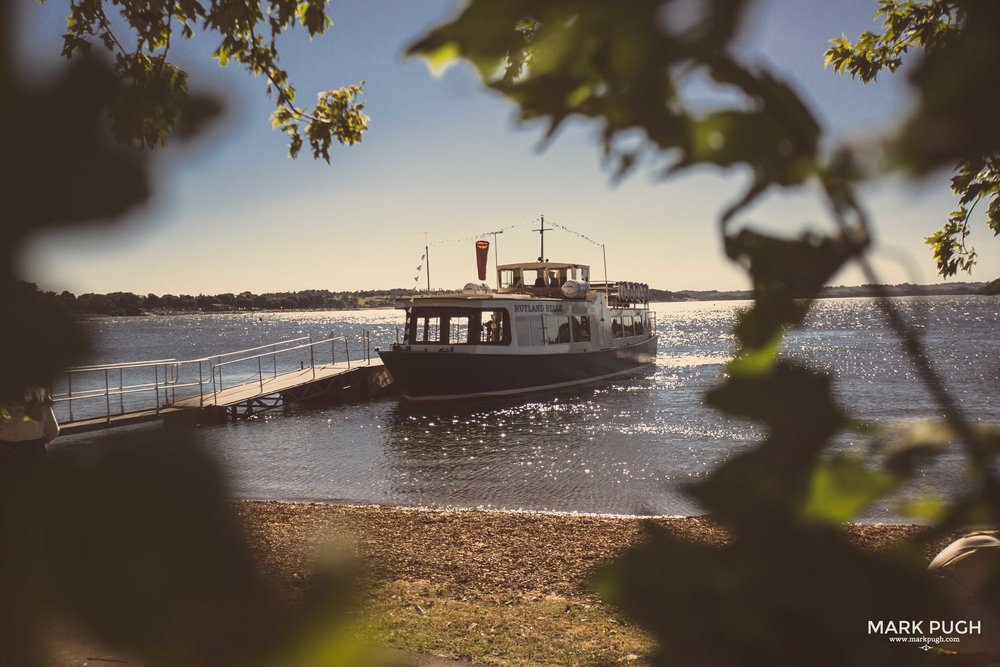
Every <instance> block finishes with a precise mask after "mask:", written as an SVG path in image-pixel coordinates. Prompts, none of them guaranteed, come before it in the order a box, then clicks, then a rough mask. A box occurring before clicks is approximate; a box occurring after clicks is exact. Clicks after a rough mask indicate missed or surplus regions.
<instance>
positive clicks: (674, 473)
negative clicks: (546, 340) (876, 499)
mask: <svg viewBox="0 0 1000 667" xmlns="http://www.w3.org/2000/svg"><path fill="white" fill-rule="evenodd" d="M894 302H895V303H896V304H897V305H899V306H900V307H901V308H902V309H903V311H904V313H905V314H906V315H907V317H908V318H910V319H911V320H912V321H914V322H915V323H916V324H917V326H918V327H919V330H920V331H921V332H922V334H923V335H924V336H925V339H926V342H927V345H928V348H929V349H930V351H931V355H932V361H933V362H934V363H935V366H936V367H937V368H938V369H939V370H940V371H941V372H942V374H943V375H944V376H945V378H946V380H948V382H949V386H950V387H951V388H952V389H953V391H954V393H955V396H956V397H957V399H958V400H959V402H960V403H961V405H962V406H963V408H964V409H965V410H966V411H968V413H969V414H970V415H971V417H972V418H973V419H975V420H979V421H986V420H990V421H996V420H997V419H998V406H997V403H996V401H997V395H998V391H997V390H998V389H1000V379H998V378H1000V343H998V342H997V336H996V332H997V331H998V330H1000V315H998V308H997V301H996V300H995V299H990V298H986V297H946V298H945V297H928V298H923V299H913V298H901V299H894ZM744 304H745V302H687V303H663V304H654V305H653V306H652V307H653V309H654V310H656V312H657V333H658V335H659V353H658V356H657V363H656V365H655V366H654V367H650V368H647V369H644V370H641V371H638V372H636V373H634V374H633V375H631V376H629V377H626V378H622V379H619V380H616V381H615V382H612V383H605V384H601V385H594V386H590V387H587V388H583V389H577V390H574V391H569V392H564V393H561V394H557V395H552V396H546V397H544V398H532V399H529V400H525V399H522V400H519V401H510V402H506V403H498V404H486V405H479V406H470V407H462V408H453V409H434V410H430V411H422V410H417V409H413V408H410V407H408V406H406V405H403V404H400V403H399V402H398V401H397V400H395V399H388V400H379V401H375V402H371V403H364V404H355V405H341V406H330V407H311V408H307V407H300V406H293V407H290V408H288V409H287V410H285V411H284V412H281V411H278V412H275V413H273V414H271V415H269V416H267V417H266V418H262V419H256V420H253V421H242V422H234V423H229V424H219V425H212V426H205V427H200V428H199V433H200V434H201V437H202V438H203V440H204V442H205V443H206V445H207V446H208V448H209V449H210V450H211V451H212V452H214V453H215V455H216V456H217V457H218V459H219V460H220V461H221V462H222V464H223V465H224V467H225V469H226V471H227V473H228V475H229V479H230V483H231V485H232V490H233V494H234V495H235V496H237V497H241V498H257V499H280V500H308V501H321V502H334V503H377V504H388V505H405V506H433V507H472V508H490V509H512V510H513V509H527V510H556V511H576V512H611V513H628V514H689V513H694V512H697V511H698V508H697V507H696V506H695V504H694V503H693V502H692V501H691V500H690V499H688V498H687V497H686V496H685V495H684V493H683V489H684V486H685V485H686V484H688V483H691V482H693V481H696V480H698V479H701V478H703V477H704V476H705V475H707V474H708V473H709V472H710V471H711V470H712V469H713V468H714V467H715V466H716V465H718V464H719V463H720V462H722V461H724V460H726V459H727V458H728V457H731V456H733V455H735V454H737V453H739V452H741V451H744V450H745V449H746V448H747V447H748V446H750V445H751V444H752V443H753V442H754V440H755V439H756V438H759V437H760V436H761V435H762V433H761V432H760V429H759V428H757V427H756V426H754V425H753V424H750V423H748V422H745V421H742V420H738V419H734V418H730V417H727V416H724V415H721V414H719V413H717V412H714V411H712V410H710V409H708V408H707V407H705V406H704V404H703V395H704V393H705V391H706V390H707V389H708V388H710V387H711V386H713V385H714V384H716V383H718V382H719V381H720V380H721V378H722V375H723V372H724V365H725V363H726V361H727V359H728V358H729V355H730V353H731V352H732V348H733V345H734V341H733V337H732V334H731V332H730V329H731V326H732V320H733V314H734V311H735V309H736V308H737V307H739V306H740V305H744ZM402 321H403V320H402V313H401V312H400V311H393V310H361V311H335V312H329V311H328V312H293V313H247V314H242V313H241V314H216V315H178V316H161V317H142V318H102V319H96V320H92V321H89V322H87V323H86V326H87V328H88V332H89V333H90V335H91V337H92V340H93V342H94V346H93V353H92V356H91V359H90V360H89V361H90V362H91V363H107V362H117V361H125V360H129V361H133V360H138V359H155V358H165V357H176V358H181V359H183V358H193V357H198V356H203V355H208V354H218V353H220V352H225V351H229V350H235V349H240V348H248V347H253V346H256V345H261V344H264V343H269V342H273V341H276V340H281V339H287V338H294V337H297V336H313V337H314V339H316V340H318V339H320V338H324V337H328V336H330V335H331V334H333V335H351V336H355V335H357V334H358V333H359V332H360V331H362V330H364V329H368V330H370V331H372V332H373V334H372V338H373V343H372V344H373V345H374V346H380V347H388V346H389V345H391V343H392V342H393V341H394V340H395V336H396V329H397V327H399V326H401V325H402ZM354 353H355V354H358V353H359V351H358V348H356V349H355V350H354ZM372 353H373V354H374V351H373V352H372ZM783 354H785V355H786V356H789V357H794V358H796V359H801V360H805V361H808V362H809V363H811V364H813V365H814V366H816V367H818V368H820V369H825V370H828V371H832V372H835V373H836V376H837V379H836V382H835V384H834V391H835V393H836V396H837V399H838V400H839V401H840V402H841V403H842V404H843V405H844V406H845V408H846V409H848V410H850V411H851V412H852V413H853V414H855V415H857V416H860V417H864V418H867V419H873V420H876V421H882V422H896V421H900V420H908V419H916V418H927V417H936V416H938V414H939V411H938V410H937V408H936V407H935V406H934V404H933V403H932V401H931V400H930V398H929V397H928V396H927V394H926V392H925V391H924V390H923V389H922V388H921V386H920V384H919V383H918V382H917V380H916V377H915V375H914V373H913V370H912V368H911V367H910V365H909V364H908V362H907V361H906V359H905V358H904V356H903V354H902V352H901V350H900V347H899V344H898V343H897V341H896V340H895V338H894V337H893V336H892V335H891V334H890V333H889V332H888V331H887V330H886V328H885V326H884V324H883V319H882V316H881V314H880V313H879V312H878V309H877V307H876V305H875V303H874V302H873V301H872V300H870V299H828V300H823V301H820V302H818V303H817V305H816V306H815V308H814V310H813V312H812V314H811V315H810V317H809V322H808V327H807V328H806V329H805V330H802V331H796V332H792V333H790V334H789V336H788V339H787V342H786V346H785V352H783ZM146 428H149V427H146ZM92 437H93V436H74V437H68V438H64V439H62V443H61V445H62V446H76V445H79V446H85V444H86V442H88V441H89V440H90V439H91V438H92ZM862 444H863V442H862V441H861V440H860V439H859V436H850V435H845V436H842V437H840V438H839V439H838V441H837V446H838V447H847V448H851V447H857V446H860V445H862ZM960 470H961V460H960V459H959V458H958V457H957V456H951V457H950V458H949V457H948V456H946V457H944V459H942V460H941V461H940V462H939V463H938V464H937V465H936V466H935V467H933V468H929V469H928V470H927V471H926V473H925V485H926V486H927V488H931V489H933V488H946V487H950V486H952V485H954V484H958V483H959V480H960V477H959V476H960ZM872 516H873V517H874V518H886V517H891V516H892V515H891V508H888V507H882V508H877V509H876V510H874V513H873V514H872Z"/></svg>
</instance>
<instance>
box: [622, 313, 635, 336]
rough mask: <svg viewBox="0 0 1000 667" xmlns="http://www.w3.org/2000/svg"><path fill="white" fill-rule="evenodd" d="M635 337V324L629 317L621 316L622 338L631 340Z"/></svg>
mask: <svg viewBox="0 0 1000 667" xmlns="http://www.w3.org/2000/svg"><path fill="white" fill-rule="evenodd" d="M633 336H635V323H634V318H633V317H632V316H631V315H622V337H623V338H632V337H633Z"/></svg>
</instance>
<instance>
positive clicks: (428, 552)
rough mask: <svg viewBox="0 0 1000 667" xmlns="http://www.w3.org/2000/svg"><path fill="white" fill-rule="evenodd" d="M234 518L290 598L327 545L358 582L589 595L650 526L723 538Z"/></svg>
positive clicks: (702, 529)
mask: <svg viewBox="0 0 1000 667" xmlns="http://www.w3.org/2000/svg"><path fill="white" fill-rule="evenodd" d="M235 509H236V513H237V515H238V517H239V519H240V521H241V522H242V524H243V526H244V527H245V529H246V531H247V534H248V537H249V540H250V543H251V545H252V548H253V549H254V550H255V551H256V553H257V554H258V556H259V557H260V559H261V562H262V563H263V565H264V568H265V569H266V570H267V571H269V572H270V573H271V574H273V575H276V576H277V577H278V580H279V581H282V582H284V583H286V584H287V585H288V586H289V587H290V588H291V589H292V590H295V589H297V588H299V587H300V586H301V583H302V582H303V581H304V578H305V577H308V575H309V573H310V572H311V571H312V567H313V564H314V562H315V560H314V559H315V557H316V554H317V553H319V552H321V551H322V549H323V547H324V546H325V545H328V544H330V543H335V544H340V545H342V546H346V547H347V548H348V549H349V550H350V551H352V552H353V553H354V554H356V555H358V556H359V557H360V560H361V561H362V562H363V563H365V565H366V567H367V569H368V576H370V577H372V578H374V579H376V580H377V579H381V580H388V581H397V580H399V581H411V582H412V581H425V582H430V583H433V584H435V585H442V586H447V587H448V588H449V589H450V590H452V591H455V592H461V591H481V590H491V591H504V592H508V593H510V594H513V595H526V594H527V595H557V596H560V597H564V598H578V597H581V596H586V595H588V594H589V592H588V591H589V589H588V582H589V580H590V576H591V574H592V572H593V571H594V568H595V567H596V566H597V565H599V564H600V563H601V562H603V561H606V560H607V559H609V558H613V557H614V556H616V555H618V554H620V553H622V551H624V550H625V549H626V548H627V547H628V546H629V545H631V544H634V543H635V542H636V541H637V540H639V539H640V538H641V536H642V534H643V531H644V528H645V526H647V525H648V524H649V523H655V524H658V525H660V526H663V527H664V528H665V529H666V530H668V531H669V532H671V533H673V534H675V535H677V536H679V537H682V538H685V539H689V540H692V541H698V542H704V543H722V542H723V541H725V540H726V539H727V536H726V533H725V531H724V530H723V529H721V528H720V527H719V526H717V525H716V524H714V523H713V522H712V521H711V520H709V519H707V518H704V517H670V518H659V517H657V518H646V517H618V516H594V515H577V514H538V513H525V512H484V511H471V510H470V511H442V510H424V509H400V508H388V507H351V506H348V507H344V506H334V505H322V504H298V503H281V502H253V501H240V502H236V503H235ZM848 530H849V534H850V535H851V538H852V539H854V540H856V541H857V543H858V544H859V545H861V546H863V547H865V548H868V549H873V550H881V549H884V548H886V547H888V546H889V545H891V544H892V543H893V542H896V541H898V540H901V539H904V538H905V537H907V536H909V535H911V534H913V533H914V532H916V531H919V530H920V528H919V527H917V526H906V525H887V524H875V525H854V526H851V527H849V529H848Z"/></svg>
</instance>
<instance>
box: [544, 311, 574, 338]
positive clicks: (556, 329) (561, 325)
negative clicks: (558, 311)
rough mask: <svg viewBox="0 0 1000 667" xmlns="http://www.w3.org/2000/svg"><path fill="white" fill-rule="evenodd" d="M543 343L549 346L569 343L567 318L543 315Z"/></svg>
mask: <svg viewBox="0 0 1000 667" xmlns="http://www.w3.org/2000/svg"><path fill="white" fill-rule="evenodd" d="M543 317H544V318H545V342H546V343H549V344H558V343H568V342H569V318H568V317H564V316H559V315H544V316H543Z"/></svg>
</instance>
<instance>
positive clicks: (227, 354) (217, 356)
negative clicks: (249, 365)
mask: <svg viewBox="0 0 1000 667" xmlns="http://www.w3.org/2000/svg"><path fill="white" fill-rule="evenodd" d="M309 339H310V337H309V336H299V337H298V338H289V339H288V340H279V341H278V342H276V343H268V344H267V345H258V346H257V347H248V348H247V349H245V350H237V351H236V352H224V353H222V354H210V355H208V356H207V357H199V358H197V359H182V360H180V361H177V363H178V364H193V363H197V362H199V361H211V360H212V359H222V358H224V357H232V356H234V355H237V354H243V353H245V352H255V351H257V350H264V349H267V348H269V347H276V346H278V345H286V344H288V343H297V342H299V341H300V340H309ZM292 349H295V348H291V347H287V348H282V349H281V350H277V351H278V352H283V351H285V350H292ZM248 358H250V357H248ZM215 365H218V364H215Z"/></svg>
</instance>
